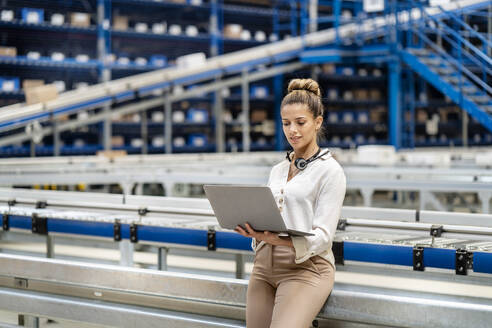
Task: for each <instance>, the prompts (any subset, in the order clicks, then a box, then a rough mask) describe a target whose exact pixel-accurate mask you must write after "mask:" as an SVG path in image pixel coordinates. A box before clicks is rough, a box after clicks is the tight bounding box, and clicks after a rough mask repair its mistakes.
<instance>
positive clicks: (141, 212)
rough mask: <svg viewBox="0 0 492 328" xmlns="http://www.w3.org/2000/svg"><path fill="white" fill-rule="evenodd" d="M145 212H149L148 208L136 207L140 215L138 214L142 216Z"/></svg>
mask: <svg viewBox="0 0 492 328" xmlns="http://www.w3.org/2000/svg"><path fill="white" fill-rule="evenodd" d="M147 213H149V210H148V208H147V207H140V208H139V209H138V215H140V216H144V215H146V214H147Z"/></svg>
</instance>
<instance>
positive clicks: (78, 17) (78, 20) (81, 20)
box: [70, 12, 91, 27]
mask: <svg viewBox="0 0 492 328" xmlns="http://www.w3.org/2000/svg"><path fill="white" fill-rule="evenodd" d="M70 24H71V25H72V26H76V27H89V26H90V25H91V18H90V16H89V14H87V13H78V12H76V13H72V14H71V15H70Z"/></svg>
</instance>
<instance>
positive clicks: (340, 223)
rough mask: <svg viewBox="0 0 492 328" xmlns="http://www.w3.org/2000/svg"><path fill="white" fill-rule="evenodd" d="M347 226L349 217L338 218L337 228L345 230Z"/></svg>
mask: <svg viewBox="0 0 492 328" xmlns="http://www.w3.org/2000/svg"><path fill="white" fill-rule="evenodd" d="M346 227H347V219H340V220H338V224H337V230H340V231H345V228H346Z"/></svg>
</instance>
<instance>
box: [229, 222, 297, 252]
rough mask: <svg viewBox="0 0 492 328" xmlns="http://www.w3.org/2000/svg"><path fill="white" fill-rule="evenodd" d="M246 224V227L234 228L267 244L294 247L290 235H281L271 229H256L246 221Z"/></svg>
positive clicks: (243, 234)
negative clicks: (261, 230) (260, 230)
mask: <svg viewBox="0 0 492 328" xmlns="http://www.w3.org/2000/svg"><path fill="white" fill-rule="evenodd" d="M244 226H245V227H246V229H243V227H241V226H239V225H238V226H237V227H236V229H234V231H236V232H238V233H239V234H241V235H242V236H244V237H249V238H255V239H256V240H259V241H264V242H266V243H267V244H271V245H275V246H289V247H292V248H293V247H294V245H293V244H292V240H291V239H290V237H280V236H279V235H278V233H274V232H270V231H264V232H259V231H255V230H254V229H253V228H252V227H251V226H250V225H249V224H248V223H245V224H244Z"/></svg>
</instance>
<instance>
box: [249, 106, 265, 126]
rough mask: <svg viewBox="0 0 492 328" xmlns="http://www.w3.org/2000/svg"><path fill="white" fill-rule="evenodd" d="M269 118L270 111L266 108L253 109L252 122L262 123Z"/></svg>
mask: <svg viewBox="0 0 492 328" xmlns="http://www.w3.org/2000/svg"><path fill="white" fill-rule="evenodd" d="M267 118H268V113H267V111H266V110H265V109H253V110H252V111H251V119H250V121H251V123H261V122H263V121H265V120H266V119H267Z"/></svg>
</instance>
